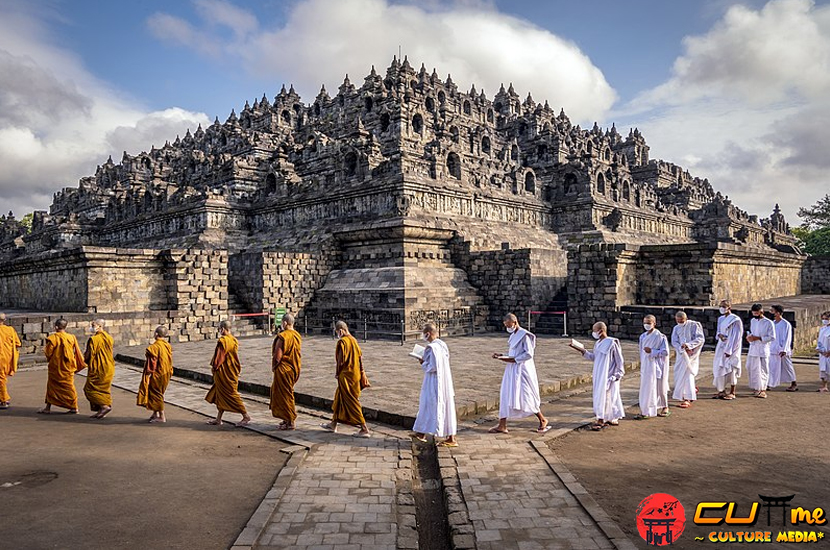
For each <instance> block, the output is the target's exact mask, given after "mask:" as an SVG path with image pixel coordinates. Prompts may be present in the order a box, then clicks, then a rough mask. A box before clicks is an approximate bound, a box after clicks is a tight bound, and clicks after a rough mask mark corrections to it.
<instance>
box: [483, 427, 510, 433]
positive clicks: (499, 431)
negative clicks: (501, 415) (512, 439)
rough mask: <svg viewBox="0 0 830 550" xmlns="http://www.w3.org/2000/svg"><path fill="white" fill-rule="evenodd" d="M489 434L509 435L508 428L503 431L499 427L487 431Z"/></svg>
mask: <svg viewBox="0 0 830 550" xmlns="http://www.w3.org/2000/svg"><path fill="white" fill-rule="evenodd" d="M487 433H491V434H506V433H509V432H508V431H507V428H505V429H503V430H500V429H499V427H498V426H493V427H492V428H490V429H489V430H487Z"/></svg>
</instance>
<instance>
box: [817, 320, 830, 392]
mask: <svg viewBox="0 0 830 550" xmlns="http://www.w3.org/2000/svg"><path fill="white" fill-rule="evenodd" d="M816 349H817V350H818V351H819V354H821V353H827V352H828V351H830V325H827V326H823V327H821V328H820V329H819V331H818V343H817V345H816ZM818 375H819V378H821V379H822V380H828V381H830V357H825V356H823V355H819V356H818Z"/></svg>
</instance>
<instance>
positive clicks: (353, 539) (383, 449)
mask: <svg viewBox="0 0 830 550" xmlns="http://www.w3.org/2000/svg"><path fill="white" fill-rule="evenodd" d="M631 378H633V380H629V381H628V382H627V385H636V384H637V381H636V380H637V377H636V376H634V377H631ZM139 379H140V372H139V370H138V369H134V368H131V367H127V366H123V365H121V364H119V365H118V367H117V369H116V376H115V380H114V385H116V386H118V387H121V388H124V389H128V390H131V391H134V390H135V388H137V387H138V383H139ZM206 391H207V386H206V385H204V384H200V383H195V382H187V381H181V380H178V379H174V380H173V381H172V382H171V384H170V387H169V388H168V391H167V394H166V396H165V398H166V401H167V402H169V403H170V404H172V405H177V406H181V407H184V408H187V409H189V410H192V411H195V412H199V413H203V414H205V415H209V416H213V415H214V414H215V409H214V408H213V406H212V405H210V404H208V403H207V402H205V401H204V395H205V393H206ZM627 393H631V391H629V390H627ZM245 401H246V406H247V407H248V410H249V413H250V414H251V416H252V417H253V422H252V423H251V424H250V425H249V428H250V429H252V430H255V431H257V432H260V433H263V434H267V435H269V436H271V437H275V438H278V439H280V440H283V441H285V442H288V443H291V444H292V445H293V446H292V447H288V448H287V449H284V452H289V453H292V456H291V459H290V460H289V462H288V464H287V465H286V466H285V467H284V468H283V470H282V471H281V473H280V475H279V476H278V477H277V479H276V481H275V483H274V487H273V488H272V490H271V491H270V492H269V493H268V495H266V497H265V499H264V500H263V501H262V504H261V505H260V508H259V509H258V510H257V511H256V512H255V513H254V514H253V516H252V517H251V519H250V521H249V522H248V525H247V526H246V527H245V529H244V530H243V531H242V533H241V534H240V537H239V539H238V540H237V543H236V546H234V550H248V549H253V548H262V549H277V548H279V549H291V550H300V549H302V550H311V549H319V550H324V549H331V550H335V549H341V550H380V549H395V548H399V549H414V548H417V547H418V544H417V540H418V539H417V531H416V530H415V521H414V516H415V510H414V506H413V505H412V498H411V494H409V492H410V491H411V485H410V483H409V479H410V476H411V441H410V439H409V437H408V433H407V432H406V431H403V430H399V429H395V428H390V427H386V426H378V425H370V427H371V428H372V429H373V430H374V435H373V437H372V438H371V439H358V438H354V437H351V435H350V434H351V433H352V432H353V431H354V429H352V428H347V429H346V430H344V431H345V432H348V433H343V434H339V433H338V434H330V433H327V432H324V431H323V430H321V429H320V428H319V424H320V423H321V421H323V418H324V417H326V415H325V414H324V413H322V412H320V411H317V410H314V409H306V408H303V407H300V408H299V412H300V414H299V418H298V420H297V426H298V429H297V430H296V431H294V432H281V431H279V430H277V429H276V420H275V419H273V418H272V417H271V415H270V411H269V410H268V408H267V404H266V402H265V400H264V399H263V398H259V397H256V396H249V395H246V396H245ZM544 407H545V413H546V414H547V415H549V417H550V420H551V423H552V424H553V425H554V426H555V428H556V429H555V430H552V431H551V432H548V433H547V434H544V435H538V434H536V433H535V432H534V431H533V428H534V426H535V420H533V421H532V422H531V421H522V422H517V423H513V425H512V426H511V432H510V434H508V435H492V434H488V433H486V428H488V427H489V425H490V424H489V420H490V419H484V420H483V421H479V422H482V423H481V424H476V423H474V422H465V423H463V425H462V430H461V432H460V435H459V437H460V440H461V443H462V446H461V447H459V448H457V449H452V450H448V449H443V448H442V449H441V450H440V452H439V464H440V466H441V469H442V476H444V475H446V478H445V480H444V482H445V491H446V492H447V493H448V494H449V493H450V492H451V491H452V483H453V480H452V479H451V478H452V477H455V478H456V479H457V480H458V481H459V482H460V493H461V495H463V501H461V502H460V503H459V502H458V499H455V500H454V499H453V498H452V497H450V498H449V499H448V501H449V502H450V507H451V509H450V523H451V527H452V530H453V533H454V541H455V542H456V544H455V547H456V548H478V549H481V550H483V549H488V548H499V549H500V550H507V549H513V548H516V549H522V550H532V549H537V548H538V549H541V548H562V549H570V548H573V549H576V548H626V549H628V548H631V546H626V544H628V545H630V542H629V541H628V540H627V539H624V537H623V538H619V539H615V538H613V535H614V534H615V532H612V533H611V535H610V536H609V534H608V533H606V532H605V531H604V530H603V528H602V525H601V524H600V523H598V522H597V521H596V520H595V519H594V518H593V517H592V516H591V515H590V514H589V513H588V512H587V511H586V508H585V505H584V503H583V502H582V501H581V500H579V498H578V496H575V495H574V493H573V491H574V490H576V491H577V492H579V485H578V484H575V485H574V484H571V486H570V487H569V486H568V482H569V481H570V480H569V479H567V478H565V479H564V480H563V479H562V477H560V475H557V473H556V472H555V471H554V469H552V467H551V466H550V464H549V462H550V461H551V460H552V459H551V457H550V456H547V457H546V456H545V454H546V452H545V449H546V447H545V445H544V441H545V440H546V439H549V438H552V437H555V436H556V435H559V434H562V433H566V432H567V431H569V430H570V429H573V428H575V427H578V426H580V425H583V424H585V423H586V422H588V421H590V415H591V412H590V395H583V394H578V395H576V396H574V397H569V398H566V399H556V400H554V401H552V402H549V403H546V404H545V405H544ZM226 416H230V418H227V419H228V420H234V419H235V418H234V417H235V416H236V415H226ZM227 429H233V428H231V427H230V424H229V425H228V426H222V427H218V428H217V432H218V433H217V437H221V432H222V431H223V430H227ZM540 449H541V450H540ZM453 502H455V504H453ZM600 512H601V511H600ZM602 519H603V518H602V517H600V522H601V521H602ZM606 527H607V526H606ZM612 527H616V526H612Z"/></svg>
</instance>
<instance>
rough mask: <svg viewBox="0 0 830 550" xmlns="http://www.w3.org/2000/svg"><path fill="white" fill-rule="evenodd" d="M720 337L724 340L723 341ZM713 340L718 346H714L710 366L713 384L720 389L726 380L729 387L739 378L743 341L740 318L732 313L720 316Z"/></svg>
mask: <svg viewBox="0 0 830 550" xmlns="http://www.w3.org/2000/svg"><path fill="white" fill-rule="evenodd" d="M722 336H723V337H725V338H726V339H725V340H723V339H722V338H721V337H722ZM715 338H716V339H717V342H718V345H717V346H715V360H714V361H713V364H712V374H713V376H714V380H713V384H714V385H715V387H716V388H718V389H721V388H722V387H723V384H724V383H725V381H726V380H727V379H728V382H729V385H731V384H732V382H734V381H737V380H738V378H740V377H741V349H742V347H743V340H744V323H743V321H741V318H740V317H738V316H737V315H735V314H734V313H730V314H729V315H721V316H720V317H719V318H718V331H717V334H716V335H715ZM727 354H729V357H727V356H726V355H727ZM719 378H720V380H718V379H719Z"/></svg>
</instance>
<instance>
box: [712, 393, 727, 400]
mask: <svg viewBox="0 0 830 550" xmlns="http://www.w3.org/2000/svg"><path fill="white" fill-rule="evenodd" d="M724 397H726V392H723V391H722V392H718V393H716V394H715V395H713V396H712V399H723V398H724Z"/></svg>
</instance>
